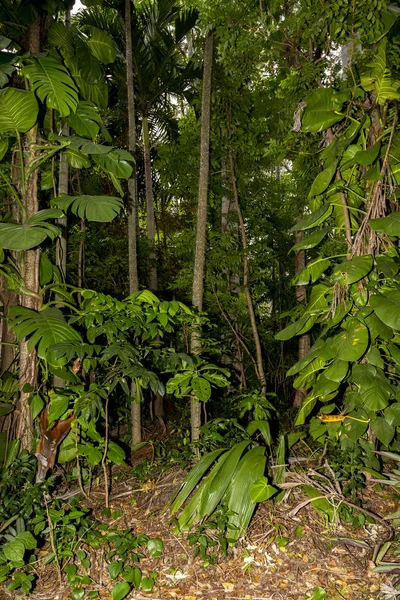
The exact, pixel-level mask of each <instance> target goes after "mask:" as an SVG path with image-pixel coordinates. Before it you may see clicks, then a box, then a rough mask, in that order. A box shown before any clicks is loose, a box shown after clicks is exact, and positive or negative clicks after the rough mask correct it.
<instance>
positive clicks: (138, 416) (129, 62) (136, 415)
mask: <svg viewBox="0 0 400 600" xmlns="http://www.w3.org/2000/svg"><path fill="white" fill-rule="evenodd" d="M125 62H126V90H127V100H128V148H129V152H131V154H133V157H134V158H135V162H134V163H133V169H132V175H131V177H130V178H129V180H128V191H129V200H130V207H129V212H128V262H129V293H130V294H133V293H134V292H137V291H138V290H139V276H138V264H137V230H138V201H137V200H138V194H137V170H136V105H135V85H134V79H133V47H132V0H125ZM135 395H136V385H135V382H132V384H131V396H132V398H134V397H135ZM141 441H142V407H141V404H139V403H137V402H135V401H134V400H132V401H131V444H132V447H134V446H135V445H136V444H139V443H140V442H141Z"/></svg>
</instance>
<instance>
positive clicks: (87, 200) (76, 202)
mask: <svg viewBox="0 0 400 600" xmlns="http://www.w3.org/2000/svg"><path fill="white" fill-rule="evenodd" d="M53 203H54V204H55V205H56V206H59V207H60V208H61V209H62V210H63V211H66V210H67V209H68V208H70V209H71V211H72V212H73V213H74V214H75V215H77V216H78V217H80V218H81V219H87V220H88V221H97V222H99V223H108V222H109V221H112V220H113V219H114V218H115V217H116V216H117V215H119V213H120V212H121V209H122V208H123V202H122V200H121V198H118V197H117V196H58V197H57V198H54V200H53Z"/></svg>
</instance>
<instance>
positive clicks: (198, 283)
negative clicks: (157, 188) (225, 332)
mask: <svg viewBox="0 0 400 600" xmlns="http://www.w3.org/2000/svg"><path fill="white" fill-rule="evenodd" d="M212 60H213V33H212V32H210V33H209V34H208V35H207V37H206V41H205V46H204V67H203V95H202V103H201V134H200V136H201V137H200V172H199V191H198V204H197V221H196V248H195V255H194V273H193V287H192V304H193V306H194V307H195V308H196V309H197V310H198V311H199V312H201V311H202V309H203V288H204V269H205V258H206V239H207V207H208V178H209V158H210V120H211V78H212ZM190 349H191V352H192V353H193V354H200V352H201V330H200V327H199V326H198V325H197V324H194V326H193V329H192V334H191V340H190ZM190 407H191V433H192V440H193V441H195V440H198V439H199V437H200V425H201V405H200V402H199V401H198V400H196V399H195V398H194V397H193V396H192V397H191V399H190Z"/></svg>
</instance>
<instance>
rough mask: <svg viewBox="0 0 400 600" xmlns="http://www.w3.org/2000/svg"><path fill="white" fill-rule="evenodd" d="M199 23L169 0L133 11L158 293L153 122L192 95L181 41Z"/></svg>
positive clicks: (152, 277)
mask: <svg viewBox="0 0 400 600" xmlns="http://www.w3.org/2000/svg"><path fill="white" fill-rule="evenodd" d="M196 20H197V13H196V11H194V10H187V11H182V9H181V7H180V6H179V5H178V4H177V3H174V2H171V0H155V1H154V0H145V1H144V2H141V3H140V4H139V5H138V6H137V8H136V11H135V15H134V23H133V63H134V70H135V75H136V79H137V84H136V90H137V91H136V93H137V105H138V110H139V112H140V116H141V121H142V139H143V158H144V168H145V185H146V212H147V240H148V245H149V252H148V260H149V270H148V273H149V287H150V289H153V290H156V289H157V267H156V263H155V229H156V228H155V214H154V200H153V182H152V164H151V139H150V127H149V121H150V120H152V119H153V120H156V121H158V123H160V115H162V113H163V112H164V113H165V112H167V113H168V109H169V108H170V107H171V102H172V101H173V99H174V98H176V97H178V96H182V95H185V93H186V92H188V91H189V85H188V84H189V82H190V80H192V79H193V77H194V76H195V75H196V73H195V72H194V70H193V69H192V65H191V64H190V63H188V61H187V59H186V57H185V56H184V53H183V52H182V42H183V41H184V39H185V37H186V35H187V34H188V32H189V31H190V30H191V29H192V28H193V26H194V24H195V22H196Z"/></svg>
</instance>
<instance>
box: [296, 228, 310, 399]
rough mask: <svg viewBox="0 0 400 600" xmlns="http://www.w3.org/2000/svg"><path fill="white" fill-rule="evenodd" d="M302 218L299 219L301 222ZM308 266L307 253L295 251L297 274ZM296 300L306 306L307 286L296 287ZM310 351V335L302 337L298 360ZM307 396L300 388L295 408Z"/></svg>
mask: <svg viewBox="0 0 400 600" xmlns="http://www.w3.org/2000/svg"><path fill="white" fill-rule="evenodd" d="M300 220H301V217H299V218H298V219H297V221H300ZM303 238H304V232H303V231H296V243H297V242H301V241H302V240H303ZM305 266H306V253H305V251H304V250H296V251H295V272H296V275H297V273H300V271H302V270H303V269H304V268H305ZM295 294H296V300H297V302H299V303H301V304H305V303H306V302H307V288H306V286H305V285H296V288H295ZM309 351H310V336H309V334H308V333H305V334H304V335H302V336H300V338H299V352H298V358H299V360H301V359H302V358H304V357H305V356H306V354H308V353H309ZM306 396H307V390H306V389H305V388H298V389H297V390H296V394H295V397H294V401H293V406H294V408H300V406H301V405H302V403H303V400H304V398H305V397H306Z"/></svg>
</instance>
